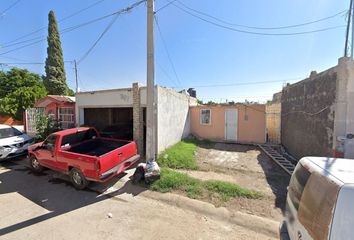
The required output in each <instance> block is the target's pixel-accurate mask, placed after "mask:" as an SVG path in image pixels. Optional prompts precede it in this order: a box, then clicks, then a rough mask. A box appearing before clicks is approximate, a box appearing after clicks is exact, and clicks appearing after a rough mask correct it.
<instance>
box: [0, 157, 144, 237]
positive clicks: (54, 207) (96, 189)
mask: <svg viewBox="0 0 354 240" xmlns="http://www.w3.org/2000/svg"><path fill="white" fill-rule="evenodd" d="M0 167H2V173H1V174H0V195H1V194H6V193H18V194H20V195H22V196H23V197H25V198H26V199H28V200H30V201H31V202H33V203H34V204H36V205H38V206H40V207H42V208H45V209H46V210H47V211H49V212H48V213H46V214H43V215H41V216H38V217H34V218H31V219H28V220H25V221H21V222H18V223H16V224H13V225H10V226H7V227H4V228H2V229H0V236H2V235H5V234H8V233H11V232H14V231H17V230H19V229H22V228H25V227H29V226H31V225H34V224H37V223H40V222H43V221H45V220H48V219H51V218H53V217H57V216H59V215H62V214H66V213H68V212H71V211H74V210H77V209H80V208H82V207H86V206H89V205H92V204H95V203H98V202H100V201H104V200H107V199H114V200H117V201H119V202H120V203H121V204H124V203H126V202H127V201H126V200H123V199H121V198H117V196H119V195H121V194H124V193H126V194H131V195H133V196H137V195H139V194H140V193H141V192H143V191H145V190H147V189H146V188H143V187H140V186H135V185H133V184H132V183H131V180H128V181H126V182H125V183H124V185H123V186H122V187H120V188H118V189H116V188H115V187H113V186H114V185H115V184H116V183H118V182H119V181H121V179H122V178H123V177H124V176H125V175H126V173H122V174H120V175H118V176H116V177H114V178H112V179H111V180H110V181H108V182H106V183H104V184H98V183H93V184H91V185H90V186H89V187H88V188H87V189H85V190H81V191H79V190H76V189H75V188H74V187H73V186H72V185H71V183H70V182H69V181H68V179H67V177H66V176H65V175H61V174H58V173H54V172H53V171H51V170H46V171H44V172H43V173H41V174H33V173H32V172H31V171H30V170H29V168H28V167H27V166H23V165H18V164H14V163H12V162H2V163H0ZM117 185H119V184H117ZM110 189H111V190H110ZM14 204H15V203H14Z"/></svg>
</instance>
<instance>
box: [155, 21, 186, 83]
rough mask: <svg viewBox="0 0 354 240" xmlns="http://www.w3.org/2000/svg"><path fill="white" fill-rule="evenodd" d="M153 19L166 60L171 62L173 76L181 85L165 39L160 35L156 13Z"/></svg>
mask: <svg viewBox="0 0 354 240" xmlns="http://www.w3.org/2000/svg"><path fill="white" fill-rule="evenodd" d="M154 19H155V22H156V26H157V30H158V32H159V34H160V38H161V40H162V43H163V46H164V48H165V51H166V55H167V58H168V61H169V62H170V64H171V67H172V70H173V73H174V75H175V77H176V80H177V82H178V84H179V85H180V86H181V85H182V84H181V81H180V80H179V77H178V74H177V71H176V68H175V65H174V64H173V61H172V58H171V55H170V53H169V51H168V48H167V44H166V42H165V39H164V37H163V35H162V31H161V28H160V25H159V22H158V20H157V17H156V15H154Z"/></svg>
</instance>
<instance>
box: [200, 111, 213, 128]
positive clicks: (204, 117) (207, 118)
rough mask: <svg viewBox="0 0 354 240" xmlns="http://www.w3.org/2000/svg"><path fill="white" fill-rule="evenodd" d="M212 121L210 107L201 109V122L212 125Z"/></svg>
mask: <svg viewBox="0 0 354 240" xmlns="http://www.w3.org/2000/svg"><path fill="white" fill-rule="evenodd" d="M210 123H211V115H210V109H202V110H200V124H202V125H210Z"/></svg>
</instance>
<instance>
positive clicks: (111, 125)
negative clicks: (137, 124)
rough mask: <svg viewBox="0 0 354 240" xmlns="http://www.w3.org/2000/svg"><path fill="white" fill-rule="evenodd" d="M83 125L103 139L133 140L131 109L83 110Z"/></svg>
mask: <svg viewBox="0 0 354 240" xmlns="http://www.w3.org/2000/svg"><path fill="white" fill-rule="evenodd" d="M84 125H86V126H93V127H95V128H96V129H97V130H98V131H99V132H100V133H101V135H102V136H104V137H111V138H117V139H128V140H133V108H129V107H126V108H84Z"/></svg>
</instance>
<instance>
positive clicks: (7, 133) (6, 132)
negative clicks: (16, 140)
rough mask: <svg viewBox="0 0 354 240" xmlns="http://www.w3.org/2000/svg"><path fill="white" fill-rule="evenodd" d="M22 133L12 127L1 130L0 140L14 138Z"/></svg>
mask: <svg viewBox="0 0 354 240" xmlns="http://www.w3.org/2000/svg"><path fill="white" fill-rule="evenodd" d="M22 134H23V133H22V132H20V131H19V130H17V129H16V128H14V127H8V128H2V129H0V139H3V138H9V137H14V136H20V135H22Z"/></svg>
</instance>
